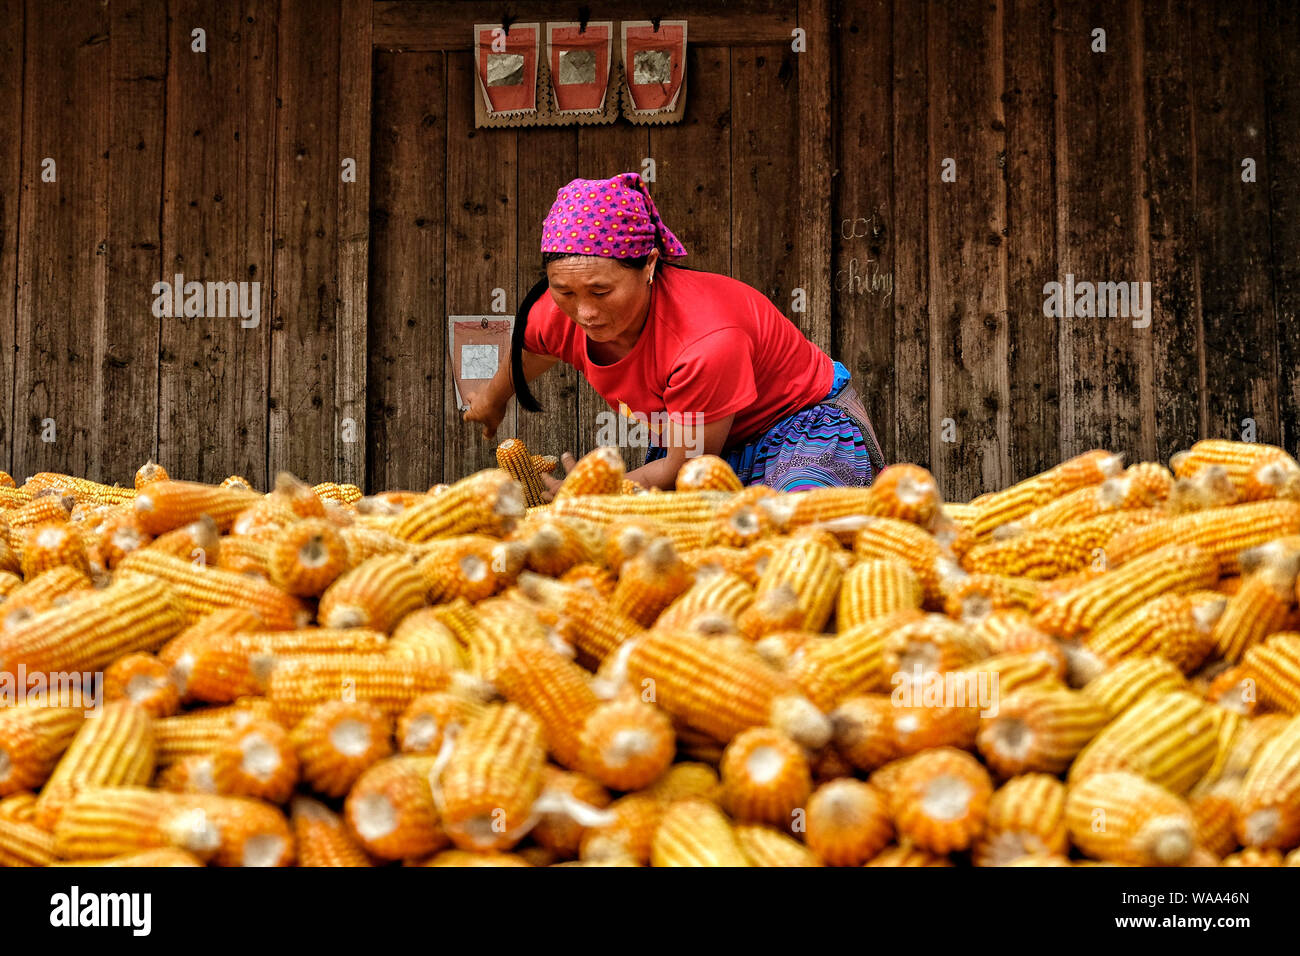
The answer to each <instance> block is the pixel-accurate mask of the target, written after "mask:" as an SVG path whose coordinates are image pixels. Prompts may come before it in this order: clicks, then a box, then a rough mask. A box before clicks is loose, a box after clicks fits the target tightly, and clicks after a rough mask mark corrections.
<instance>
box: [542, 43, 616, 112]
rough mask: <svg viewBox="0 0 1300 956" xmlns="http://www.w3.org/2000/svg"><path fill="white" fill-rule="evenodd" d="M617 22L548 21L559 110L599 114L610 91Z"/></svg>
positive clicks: (549, 53)
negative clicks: (584, 26) (615, 23)
mask: <svg viewBox="0 0 1300 956" xmlns="http://www.w3.org/2000/svg"><path fill="white" fill-rule="evenodd" d="M613 45H614V24H613V22H612V21H609V22H604V23H588V24H587V25H586V28H585V29H584V28H583V27H582V25H581V24H578V23H548V24H546V65H547V67H548V68H549V69H550V74H551V89H552V90H554V91H555V106H556V110H557V111H558V112H560V113H597V112H600V111H601V110H603V109H604V107H605V99H606V96H607V95H608V92H609V85H610V84H609V77H610V62H611V60H612V58H613Z"/></svg>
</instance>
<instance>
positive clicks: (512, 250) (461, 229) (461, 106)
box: [443, 53, 527, 482]
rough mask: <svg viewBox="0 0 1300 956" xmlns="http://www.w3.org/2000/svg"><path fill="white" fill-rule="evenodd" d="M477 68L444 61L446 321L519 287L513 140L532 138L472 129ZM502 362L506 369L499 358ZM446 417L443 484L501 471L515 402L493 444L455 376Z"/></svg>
mask: <svg viewBox="0 0 1300 956" xmlns="http://www.w3.org/2000/svg"><path fill="white" fill-rule="evenodd" d="M477 95H478V90H477V88H476V86H475V79H474V61H473V57H472V56H471V54H469V53H453V54H449V55H448V57H447V197H446V208H447V237H446V241H447V251H446V267H447V287H446V303H447V308H446V314H447V315H480V314H488V313H490V312H491V311H492V310H491V304H492V297H493V290H494V289H505V290H507V296H508V294H509V290H510V289H511V288H512V287H513V286H514V284H515V281H516V278H517V277H516V274H515V259H516V248H517V245H518V239H517V228H518V221H517V217H518V212H517V206H518V197H517V190H516V185H517V178H516V177H517V168H518V167H517V163H516V138H517V136H521V135H525V134H526V132H527V131H519V132H517V131H515V130H513V129H475V128H474V97H475V96H477ZM499 359H500V360H501V361H508V360H509V354H508V353H506V352H504V351H503V352H502V354H501V355H500V357H499ZM444 378H445V383H444V388H443V401H444V408H445V409H446V415H447V428H446V435H445V438H444V442H443V447H444V459H443V480H444V481H448V482H450V481H456V480H457V479H460V478H463V477H465V476H466V475H468V474H470V473H472V472H474V471H478V470H479V469H481V468H488V467H496V445H497V442H499V441H501V440H502V439H503V438H505V437H508V436H509V435H512V434H514V407H515V406H514V402H513V401H512V402H511V405H510V408H509V410H508V411H507V415H506V421H505V422H504V423H503V425H502V429H501V431H500V432H498V433H497V438H496V440H494V441H484V440H483V437H482V435H481V434H480V432H479V430H478V428H477V427H475V426H473V425H467V424H465V423H464V422H463V421H461V412H460V411H459V410H458V409H457V407H456V392H455V376H454V375H452V372H451V367H450V366H448V368H447V374H446V375H445V376H444Z"/></svg>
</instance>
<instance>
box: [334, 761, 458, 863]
mask: <svg viewBox="0 0 1300 956" xmlns="http://www.w3.org/2000/svg"><path fill="white" fill-rule="evenodd" d="M436 766H437V765H436V758H434V757H426V756H417V755H403V756H397V757H389V758H387V759H386V760H381V761H379V762H378V763H376V764H375V765H374V766H372V767H370V768H369V769H368V770H366V772H365V773H363V774H362V775H361V777H360V778H359V779H358V780H357V782H356V784H355V785H354V786H353V787H352V789H351V791H350V792H349V793H348V798H347V801H346V803H345V804H344V814H345V816H346V817H347V821H348V825H349V827H350V829H351V832H352V833H353V834H355V835H356V837H357V838H358V840H359V841H360V842H361V845H362V847H363V848H364V849H365V850H366V852H367V853H369V854H371V855H372V856H376V857H379V858H380V859H384V860H416V859H419V858H421V857H424V856H428V855H429V854H431V853H434V852H436V851H438V850H440V849H442V848H444V847H445V846H447V842H448V841H447V834H446V832H445V831H444V830H443V827H442V824H441V822H440V821H439V819H438V809H437V807H436V806H435V804H434V797H433V792H432V789H431V786H430V783H431V780H430V778H431V776H432V775H433V773H434V771H435V770H436Z"/></svg>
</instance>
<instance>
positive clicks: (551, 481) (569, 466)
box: [538, 451, 577, 501]
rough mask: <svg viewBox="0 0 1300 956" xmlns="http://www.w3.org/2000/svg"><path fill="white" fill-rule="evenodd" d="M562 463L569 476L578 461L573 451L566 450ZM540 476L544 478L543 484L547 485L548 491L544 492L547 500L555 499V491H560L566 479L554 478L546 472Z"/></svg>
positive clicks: (561, 459)
mask: <svg viewBox="0 0 1300 956" xmlns="http://www.w3.org/2000/svg"><path fill="white" fill-rule="evenodd" d="M560 464H562V465H563V466H564V474H565V476H566V477H567V476H568V474H569V472H571V471H573V466H574V465H576V464H577V462H576V461H575V460H574V458H573V454H572V452H567V451H566V452H565V453H564V454H563V455H561V456H560ZM538 477H540V478H541V479H542V484H544V485H545V486H546V491H545V492H543V493H542V497H543V498H544V499H546V500H547V501H554V500H555V493H556V492H557V491H559V490H560V486H561V485H562V484H564V479H563V478H553V477H551V476H550V475H548V474H546V473H545V472H543V473H542V474H541V475H539V476H538Z"/></svg>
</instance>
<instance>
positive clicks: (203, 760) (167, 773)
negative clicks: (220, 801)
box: [153, 754, 217, 794]
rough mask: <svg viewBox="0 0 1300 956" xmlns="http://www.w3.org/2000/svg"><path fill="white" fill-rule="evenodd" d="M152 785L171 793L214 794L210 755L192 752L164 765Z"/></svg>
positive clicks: (214, 784)
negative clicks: (192, 753)
mask: <svg viewBox="0 0 1300 956" xmlns="http://www.w3.org/2000/svg"><path fill="white" fill-rule="evenodd" d="M153 785H154V787H155V789H158V790H168V791H171V792H172V793H209V794H215V793H216V792H217V782H216V780H215V779H213V771H212V755H211V754H194V755H193V756H190V757H185V758H184V759H182V760H178V761H176V762H175V763H173V764H170V765H168V766H166V767H164V768H163V769H162V770H160V771H159V772H158V775H157V776H156V777H155V778H154V783H153Z"/></svg>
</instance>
